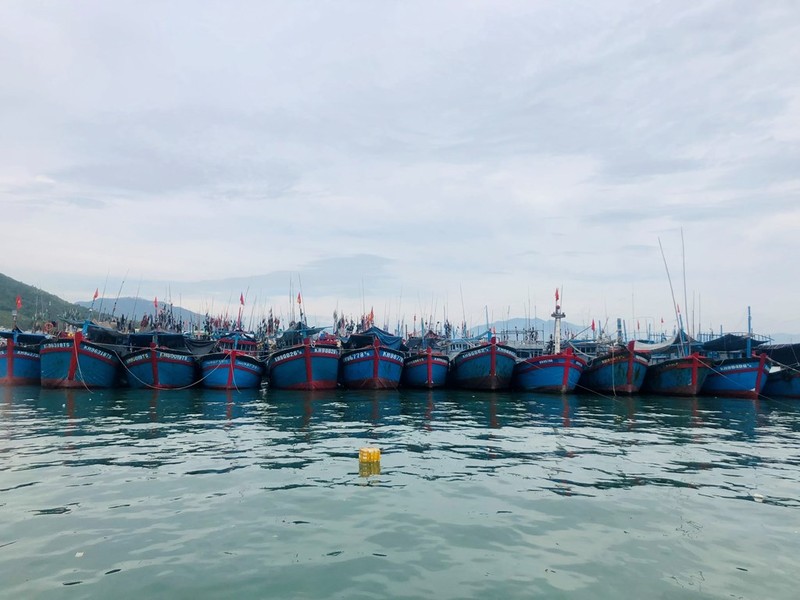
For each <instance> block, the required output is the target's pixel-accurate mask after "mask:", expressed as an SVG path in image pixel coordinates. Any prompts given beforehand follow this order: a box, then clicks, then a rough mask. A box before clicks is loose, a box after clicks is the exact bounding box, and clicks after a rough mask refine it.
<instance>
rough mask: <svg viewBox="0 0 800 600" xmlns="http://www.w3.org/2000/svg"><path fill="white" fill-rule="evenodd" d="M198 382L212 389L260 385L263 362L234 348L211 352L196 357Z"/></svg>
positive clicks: (239, 388) (240, 388)
mask: <svg viewBox="0 0 800 600" xmlns="http://www.w3.org/2000/svg"><path fill="white" fill-rule="evenodd" d="M198 363H199V364H200V382H201V384H202V386H203V387H205V388H209V389H212V390H243V389H254V388H258V387H260V386H261V379H262V378H263V377H264V371H265V370H266V369H265V366H264V363H263V362H262V361H260V360H258V359H257V358H255V357H253V356H250V355H248V354H242V353H241V352H237V351H235V350H226V351H224V352H212V353H210V354H206V355H204V356H201V357H200V358H198Z"/></svg>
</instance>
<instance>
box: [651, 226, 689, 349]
mask: <svg viewBox="0 0 800 600" xmlns="http://www.w3.org/2000/svg"><path fill="white" fill-rule="evenodd" d="M658 247H659V249H660V250H661V258H662V260H663V261H664V269H665V270H666V271H667V281H668V282H669V292H670V294H672V308H673V309H674V310H675V320H676V321H677V322H678V327H680V331H679V335H680V337H681V349H682V350H683V352H684V355H685V356H687V355H688V354H689V352H688V351H687V349H686V348H683V327H681V320H680V317H679V316H678V305H677V303H676V302H675V290H674V288H673V287H672V277H670V274H669V267H668V266H667V257H666V256H664V247H663V246H662V245H661V238H658Z"/></svg>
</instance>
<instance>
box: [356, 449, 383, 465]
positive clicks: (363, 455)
mask: <svg viewBox="0 0 800 600" xmlns="http://www.w3.org/2000/svg"><path fill="white" fill-rule="evenodd" d="M380 461H381V449H380V448H361V450H359V451H358V462H359V463H361V464H364V463H378V462H380Z"/></svg>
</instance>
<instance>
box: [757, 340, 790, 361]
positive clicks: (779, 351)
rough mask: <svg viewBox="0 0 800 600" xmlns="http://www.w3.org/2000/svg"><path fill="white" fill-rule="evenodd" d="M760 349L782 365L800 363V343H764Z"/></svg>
mask: <svg viewBox="0 0 800 600" xmlns="http://www.w3.org/2000/svg"><path fill="white" fill-rule="evenodd" d="M758 351H759V352H763V353H764V354H766V355H767V356H769V357H770V358H771V359H772V360H774V361H775V362H778V363H780V364H782V365H797V364H800V344H764V345H763V346H760V347H759V349H758Z"/></svg>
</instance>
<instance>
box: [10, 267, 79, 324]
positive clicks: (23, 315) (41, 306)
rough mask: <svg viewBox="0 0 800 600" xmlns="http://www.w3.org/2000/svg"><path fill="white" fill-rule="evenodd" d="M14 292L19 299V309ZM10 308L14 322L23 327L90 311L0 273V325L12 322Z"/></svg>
mask: <svg viewBox="0 0 800 600" xmlns="http://www.w3.org/2000/svg"><path fill="white" fill-rule="evenodd" d="M17 296H19V298H20V300H21V302H22V306H21V307H20V308H19V310H17ZM12 311H16V312H17V318H16V323H17V326H18V327H19V328H20V329H24V330H30V329H31V328H32V326H33V324H34V322H36V323H38V324H41V323H43V322H44V321H51V320H54V319H60V318H62V317H64V316H69V317H70V318H72V319H84V318H86V317H87V316H88V314H89V311H88V310H86V309H85V308H81V307H79V306H77V305H76V304H72V303H70V302H67V301H66V300H62V299H61V298H59V297H58V296H54V295H53V294H49V293H47V292H45V291H42V290H40V289H39V288H37V287H35V286H32V285H28V284H26V283H22V282H21V281H17V280H16V279H12V278H11V277H8V276H6V275H3V274H2V273H0V328H3V329H10V328H11V327H12V326H13V325H14V315H13V314H12Z"/></svg>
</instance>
